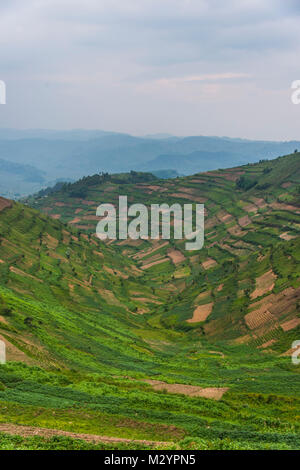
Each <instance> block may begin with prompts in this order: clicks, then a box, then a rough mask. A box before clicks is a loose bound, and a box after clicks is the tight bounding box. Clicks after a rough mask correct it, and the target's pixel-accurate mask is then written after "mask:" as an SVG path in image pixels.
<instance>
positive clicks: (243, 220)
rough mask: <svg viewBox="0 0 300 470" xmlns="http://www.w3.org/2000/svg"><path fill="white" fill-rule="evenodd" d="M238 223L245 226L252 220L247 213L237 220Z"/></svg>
mask: <svg viewBox="0 0 300 470" xmlns="http://www.w3.org/2000/svg"><path fill="white" fill-rule="evenodd" d="M238 222H239V225H240V226H241V227H247V226H248V225H250V224H251V223H252V222H251V219H250V217H249V216H248V215H245V216H244V217H241V218H240V219H239V220H238Z"/></svg>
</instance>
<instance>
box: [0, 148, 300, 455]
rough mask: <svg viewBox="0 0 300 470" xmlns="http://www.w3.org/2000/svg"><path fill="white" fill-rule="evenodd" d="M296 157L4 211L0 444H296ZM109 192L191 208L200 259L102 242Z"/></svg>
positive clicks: (114, 179)
mask: <svg viewBox="0 0 300 470" xmlns="http://www.w3.org/2000/svg"><path fill="white" fill-rule="evenodd" d="M299 162H300V155H299V154H293V155H290V156H287V157H282V158H279V159H277V160H274V161H269V162H268V161H264V162H261V163H259V164H255V165H247V166H244V167H239V168H234V169H229V170H218V171H214V172H209V173H204V174H199V175H194V176H192V177H185V178H178V179H176V180H158V179H155V178H153V179H152V177H150V176H149V175H147V176H146V180H147V181H143V175H142V174H135V173H132V174H129V175H113V176H109V175H95V176H93V177H89V178H84V179H83V180H81V181H79V182H77V183H75V184H72V185H66V186H65V187H64V188H63V190H62V191H59V192H55V193H52V194H51V193H50V194H48V196H47V197H44V196H40V197H33V198H29V199H28V200H26V201H24V202H25V204H26V205H22V204H19V203H10V202H7V201H6V200H1V201H0V211H1V212H0V242H1V243H0V276H1V283H0V339H2V340H4V341H5V343H6V345H7V356H8V362H7V364H6V365H2V366H0V436H1V437H0V448H51V449H52V448H80V449H85V448H103V449H104V448H154V447H156V448H157V447H158V448H170V449H172V448H179V449H188V448H191V449H280V448H282V449H296V448H297V449H299V442H300V440H299V437H300V419H299V405H300V375H299V371H300V369H299V366H295V365H293V364H292V361H291V357H290V356H291V354H292V352H293V351H292V343H293V341H295V340H298V339H300V316H299V313H300V310H299V308H300V307H299V305H300V304H299V296H300V263H299V258H300V249H299V248H300V247H299V227H300V204H299V195H300V192H299V186H300V163H299ZM119 195H128V200H129V203H134V202H139V203H144V204H147V205H148V204H150V203H164V202H167V203H169V204H171V203H173V202H181V203H183V202H189V201H190V202H194V203H195V202H201V203H202V202H204V204H205V208H206V228H205V232H206V236H205V246H204V248H203V249H202V250H201V251H199V252H193V251H190V252H189V251H186V250H185V246H184V241H178V240H173V239H171V240H170V241H166V240H156V241H145V240H135V241H133V240H129V241H127V240H123V241H116V242H113V243H107V244H105V243H103V242H100V241H99V240H98V239H97V238H96V237H95V235H94V233H95V227H96V223H97V220H98V218H96V217H95V214H96V208H97V206H98V205H99V204H100V203H103V202H109V203H117V201H118V197H119ZM28 205H30V206H32V207H34V209H33V208H31V207H28ZM36 209H38V210H39V211H42V212H43V213H42V212H38V211H37V210H36ZM20 426H22V428H21V427H20ZM24 427H25V430H24ZM32 428H34V429H36V436H35V437H31V433H33V432H34V430H33V431H32ZM45 429H46V430H47V429H48V430H49V432H48V433H47V432H46V431H43V430H45ZM1 430H2V432H1ZM26 430H27V431H26ZM64 432H66V433H65V434H64ZM14 433H16V434H17V435H18V437H16V436H14V435H13V434H14ZM56 434H57V435H58V437H53V436H56ZM82 434H84V435H86V438H84V436H83V437H82ZM91 436H98V438H94V440H93V438H92V437H91ZM101 436H102V438H101ZM107 438H111V441H109V440H108V439H107ZM118 439H120V440H118ZM128 440H129V441H128ZM131 441H134V442H131ZM141 441H143V442H141Z"/></svg>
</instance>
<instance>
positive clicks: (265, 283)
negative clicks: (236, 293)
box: [250, 270, 277, 299]
mask: <svg viewBox="0 0 300 470" xmlns="http://www.w3.org/2000/svg"><path fill="white" fill-rule="evenodd" d="M276 279H277V277H276V275H275V274H274V273H273V271H272V270H270V271H268V272H266V273H265V274H263V275H262V276H260V277H258V278H257V279H256V288H255V290H254V292H252V294H251V296H250V297H251V299H256V298H257V297H260V296H261V295H265V294H267V293H268V292H271V291H272V290H273V289H274V285H275V281H276Z"/></svg>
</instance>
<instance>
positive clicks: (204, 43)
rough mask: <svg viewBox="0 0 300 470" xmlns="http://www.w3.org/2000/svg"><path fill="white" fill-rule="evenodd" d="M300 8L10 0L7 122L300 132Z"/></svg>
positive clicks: (1, 72) (4, 12) (0, 58)
mask: <svg viewBox="0 0 300 470" xmlns="http://www.w3.org/2000/svg"><path fill="white" fill-rule="evenodd" d="M299 13H300V7H299V2H298V1H294V0H264V1H263V2H262V1H261V0H227V1H226V2H220V0H101V1H99V0H86V1H85V2H82V0H26V2H25V1H24V0H10V1H7V0H2V1H1V3H0V42H1V44H2V47H1V50H0V79H2V80H4V81H5V82H6V84H7V90H8V92H7V93H8V101H7V105H6V107H2V108H1V114H0V125H1V126H2V127H9V126H11V127H51V128H56V127H58V128H70V127H85V128H104V129H107V130H118V131H124V132H131V133H153V132H171V133H178V134H196V133H197V134H214V135H215V134H221V135H224V134H225V133H227V134H229V135H232V136H241V137H242V136H245V137H255V136H257V137H261V138H263V137H265V138H276V137H277V138H278V139H289V138H298V128H299V119H300V107H299V110H298V109H295V107H294V108H293V107H291V104H290V99H289V89H290V85H291V83H292V81H294V80H296V79H300V76H299V72H298V70H299V66H298V59H299V54H300V41H299V36H300V18H299ZM296 108H297V107H296ZM274 110H276V111H274ZM256 112H257V113H258V114H259V116H260V119H259V120H258V119H257V116H256ZM274 112H275V116H274ZM297 113H298V114H297ZM298 115H299V117H298V118H297V116H298ZM222 116H223V119H222ZM242 123H243V126H244V128H241V124H242Z"/></svg>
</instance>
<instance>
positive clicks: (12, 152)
mask: <svg viewBox="0 0 300 470" xmlns="http://www.w3.org/2000/svg"><path fill="white" fill-rule="evenodd" d="M299 147H300V142H297V141H291V142H271V141H249V140H243V139H232V138H228V137H204V136H191V137H175V136H168V135H164V134H163V135H160V134H158V135H151V136H146V137H135V136H131V135H128V134H120V133H114V132H105V131H101V130H70V131H55V130H16V129H0V161H1V166H0V169H1V172H0V195H2V196H7V197H11V198H14V197H19V196H24V195H28V194H30V193H33V192H36V191H38V190H40V189H41V188H43V187H47V186H49V185H53V184H55V183H56V182H57V181H59V180H64V181H70V180H76V179H78V178H81V177H82V176H85V175H91V174H95V173H100V172H109V173H117V172H124V171H125V172H126V171H130V170H136V171H148V172H149V171H150V172H151V171H156V172H157V171H161V170H175V171H177V172H178V173H179V174H184V175H190V174H193V173H196V172H200V171H208V170H212V169H216V168H226V167H230V166H237V165H241V164H246V163H253V162H257V161H259V160H260V159H272V158H275V157H277V156H280V155H285V154H289V153H291V152H293V151H294V150H295V149H297V148H299ZM29 169H30V171H29ZM16 188H17V189H16Z"/></svg>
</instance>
